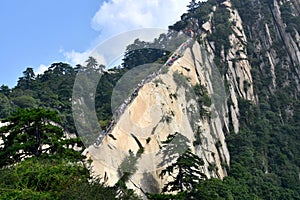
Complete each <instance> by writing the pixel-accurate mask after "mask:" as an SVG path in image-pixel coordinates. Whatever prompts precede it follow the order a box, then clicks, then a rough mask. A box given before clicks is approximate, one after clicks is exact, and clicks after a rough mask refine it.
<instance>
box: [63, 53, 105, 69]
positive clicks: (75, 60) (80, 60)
mask: <svg viewBox="0 0 300 200" xmlns="http://www.w3.org/2000/svg"><path fill="white" fill-rule="evenodd" d="M62 53H63V54H64V56H65V58H66V62H68V63H70V64H71V65H73V66H75V65H77V64H82V65H83V64H84V62H85V61H86V60H87V59H88V57H89V56H93V57H94V58H96V59H97V61H98V63H99V64H103V65H105V64H106V62H105V59H104V57H103V56H102V55H100V54H99V53H97V52H96V51H92V50H87V51H85V52H77V51H75V50H72V51H70V52H65V51H62Z"/></svg>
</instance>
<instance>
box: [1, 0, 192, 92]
mask: <svg viewBox="0 0 300 200" xmlns="http://www.w3.org/2000/svg"><path fill="white" fill-rule="evenodd" d="M188 2H189V0H143V1H141V0H106V1H104V0H88V1H85V0H1V1H0V27H1V29H0V45H1V46H0V48H1V53H0V60H1V63H0V85H2V84H5V85H8V86H10V87H13V86H15V85H16V83H17V80H18V77H20V76H22V72H23V71H24V70H25V69H26V68H27V67H32V68H34V69H35V71H36V73H41V72H42V71H43V70H45V69H46V68H47V67H48V66H49V65H51V63H53V62H60V61H61V62H68V63H70V64H72V65H74V64H77V63H79V62H81V61H82V59H84V58H85V56H87V55H88V53H89V52H90V51H91V50H92V49H93V48H94V47H95V46H96V45H97V44H99V43H101V42H102V41H104V40H105V39H107V38H110V37H112V36H113V35H116V34H118V33H121V32H124V31H129V30H133V29H137V28H152V27H157V28H166V27H167V26H168V25H170V24H172V23H174V22H175V21H177V20H178V19H179V18H180V16H181V14H183V13H184V12H185V10H186V5H187V4H188Z"/></svg>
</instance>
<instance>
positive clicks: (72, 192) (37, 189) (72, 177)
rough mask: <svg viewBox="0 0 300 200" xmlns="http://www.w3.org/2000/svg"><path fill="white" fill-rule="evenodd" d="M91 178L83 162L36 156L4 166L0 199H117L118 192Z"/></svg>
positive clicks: (0, 171) (0, 174) (0, 176)
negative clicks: (92, 180)
mask: <svg viewBox="0 0 300 200" xmlns="http://www.w3.org/2000/svg"><path fill="white" fill-rule="evenodd" d="M88 180H89V171H88V170H87V169H86V168H85V167H84V166H83V165H82V163H81V164H80V163H73V162H70V161H69V160H67V159H41V158H36V157H33V158H30V159H27V160H26V161H23V162H21V163H18V164H17V165H15V166H13V167H9V168H3V169H0V199H115V197H116V195H117V194H116V191H114V190H113V189H111V188H105V187H104V186H103V185H102V184H99V183H98V182H92V183H89V181H88Z"/></svg>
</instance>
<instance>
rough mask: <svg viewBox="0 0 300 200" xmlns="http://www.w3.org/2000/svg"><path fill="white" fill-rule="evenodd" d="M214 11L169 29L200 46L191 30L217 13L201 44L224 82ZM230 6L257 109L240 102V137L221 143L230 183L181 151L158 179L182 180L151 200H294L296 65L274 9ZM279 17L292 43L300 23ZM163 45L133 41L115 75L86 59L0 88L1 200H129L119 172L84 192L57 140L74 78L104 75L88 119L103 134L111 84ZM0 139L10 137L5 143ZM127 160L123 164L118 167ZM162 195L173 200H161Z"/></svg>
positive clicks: (298, 141) (224, 16)
mask: <svg viewBox="0 0 300 200" xmlns="http://www.w3.org/2000/svg"><path fill="white" fill-rule="evenodd" d="M222 2H223V1H220V0H208V1H207V2H196V1H191V3H190V4H189V11H188V13H186V14H184V15H182V17H181V21H179V22H177V23H175V24H174V25H173V26H170V29H172V30H176V31H180V30H189V29H192V30H193V31H194V33H195V34H196V35H195V37H196V38H197V40H198V41H199V42H203V41H202V40H203V38H200V37H199V35H200V34H201V33H202V31H204V30H202V29H201V28H200V27H201V26H202V25H203V24H204V23H205V22H206V21H207V20H208V14H209V13H210V12H212V6H213V5H216V10H215V15H214V17H213V18H212V23H213V27H214V31H213V32H212V33H211V34H208V37H207V39H208V41H210V42H215V44H216V46H215V55H216V58H215V61H216V63H217V65H218V67H219V69H220V70H221V71H222V72H223V74H225V73H226V70H227V68H226V64H224V57H222V56H223V55H222V53H221V52H222V51H224V52H225V55H226V53H227V51H228V49H229V48H230V43H229V40H228V36H229V35H230V34H231V28H230V22H229V20H228V17H229V13H228V11H227V10H226V8H225V7H224V6H223V5H222ZM232 3H233V6H234V7H235V8H237V9H238V11H239V13H240V15H241V18H242V20H243V23H244V24H243V26H244V28H245V31H246V35H247V37H248V38H249V41H248V42H249V43H248V45H247V54H248V58H249V59H250V60H249V61H250V63H251V66H252V75H253V78H254V89H255V93H256V94H257V95H258V98H259V99H258V100H259V101H258V102H259V103H258V104H254V103H253V102H250V101H246V100H244V99H240V100H239V108H240V117H239V121H240V132H239V133H238V134H234V133H230V134H228V135H227V138H226V140H227V144H228V148H229V151H230V156H231V163H230V168H229V169H228V173H229V176H228V177H225V178H224V180H218V179H210V180H207V179H206V178H205V177H204V176H203V175H202V174H200V172H199V171H197V167H199V166H201V164H202V162H201V160H200V159H199V158H198V157H196V156H195V155H193V154H192V153H191V152H190V151H189V150H187V152H186V153H184V154H183V155H182V156H181V157H180V158H179V159H178V160H177V162H176V163H174V164H173V165H172V166H170V167H169V168H167V169H166V170H164V171H162V174H161V176H164V175H166V174H168V173H171V172H172V170H173V169H174V168H176V167H177V168H180V169H182V170H183V172H184V173H182V174H179V176H177V177H176V179H175V180H174V181H173V182H170V183H168V184H167V185H166V186H165V187H164V189H163V192H164V193H161V194H147V196H148V197H149V198H150V199H300V184H299V182H300V181H299V174H300V169H299V166H300V159H299V156H298V155H299V154H300V136H299V133H300V100H299V99H300V97H299V92H298V90H297V86H296V84H295V82H294V77H293V73H295V71H296V69H298V70H299V66H295V65H294V63H293V62H291V61H290V60H289V58H288V57H289V52H288V51H287V50H286V49H285V48H281V47H282V46H283V41H282V40H281V38H280V37H278V36H276V31H277V29H276V28H274V24H273V23H272V20H273V19H272V6H273V1H269V0H261V1H254V0H243V1H239V0H232ZM280 10H281V14H282V18H283V20H284V22H285V23H287V32H289V33H291V34H292V36H293V37H295V30H297V31H298V32H299V31H300V30H299V29H300V28H299V27H300V25H299V21H300V20H299V19H300V18H299V16H296V15H292V14H291V6H290V5H289V4H288V3H287V2H286V3H284V4H283V5H281V7H280ZM259 13H260V15H259ZM258 16H260V18H259V19H258ZM264 23H267V24H269V25H270V32H271V35H272V36H274V42H273V44H272V45H271V46H264V48H263V49H261V50H258V49H256V48H255V45H254V43H256V44H257V43H263V42H262V41H261V38H260V34H263V33H261V32H260V31H261V30H263V25H264ZM249 27H256V29H254V28H253V29H252V28H249ZM257 29H259V30H260V31H256V30H257ZM168 42H169V41H168V39H167V37H166V36H165V35H161V36H160V38H159V39H158V40H157V41H155V42H154V43H153V44H150V43H145V42H142V41H139V40H136V41H135V43H134V44H132V45H130V46H128V48H127V51H126V54H125V58H124V63H123V67H122V68H114V69H110V70H108V71H104V72H103V71H102V70H103V67H104V66H101V65H98V63H97V62H95V60H91V59H90V60H88V61H87V65H86V66H80V65H78V66H76V67H74V68H73V67H72V66H70V65H68V64H65V63H53V64H52V65H51V66H50V67H49V69H48V70H47V71H46V72H45V73H44V74H42V75H37V76H36V75H35V74H34V72H33V69H32V68H27V69H26V70H25V71H24V73H23V77H20V79H19V81H18V84H17V86H16V87H14V88H8V87H7V86H5V85H2V86H1V88H0V119H2V121H3V119H5V120H4V121H7V122H10V125H9V126H4V127H3V128H1V129H0V134H1V139H2V140H3V141H4V143H3V144H2V145H1V146H0V150H1V151H0V159H1V160H0V167H2V168H1V169H0V198H1V199H63V198H65V199H115V198H116V196H118V198H120V199H136V198H137V197H136V196H135V195H134V194H133V192H132V191H130V190H128V189H127V188H126V186H125V184H124V182H125V181H126V180H123V179H126V178H128V176H130V174H124V173H122V171H121V170H120V173H122V175H123V176H122V177H123V179H122V180H120V181H119V182H118V183H117V184H116V186H115V187H114V188H107V187H104V186H103V185H101V184H99V183H98V182H97V181H95V182H92V183H91V182H90V181H89V180H90V179H91V177H90V175H89V172H88V168H89V166H88V164H83V162H82V161H83V159H84V158H83V157H82V156H81V155H80V151H79V152H78V151H74V150H73V149H68V148H65V146H66V144H67V145H68V146H74V145H75V144H76V145H77V146H81V145H82V144H81V143H80V141H79V140H76V139H72V140H66V139H62V138H63V134H62V133H63V130H67V131H68V132H70V133H75V134H76V129H75V127H74V122H73V119H72V110H71V99H72V89H73V88H72V87H73V84H74V81H75V77H76V74H77V73H78V71H79V70H87V69H88V70H92V71H94V72H97V73H98V72H99V68H95V66H101V67H100V71H102V73H103V76H102V78H101V80H100V83H99V85H98V88H97V94H96V111H97V115H98V119H99V121H100V125H101V126H102V127H105V126H107V125H108V123H109V121H110V119H111V117H112V112H111V95H112V90H113V88H114V86H115V85H116V83H117V81H118V80H119V79H120V78H121V77H122V76H123V75H124V74H125V73H126V72H127V71H128V70H129V69H132V68H134V67H136V66H138V65H142V64H145V63H151V62H153V61H156V62H158V63H163V62H164V61H165V60H166V58H167V56H168V55H169V53H170V52H169V51H162V50H161V49H162V46H163V45H166V44H167V43H168ZM174 44H175V43H174ZM145 47H150V48H145ZM267 50H268V51H271V50H272V51H274V52H276V55H277V57H278V58H279V60H282V62H278V63H277V65H276V70H275V74H276V84H277V87H276V88H274V87H273V86H272V83H271V82H272V79H271V77H270V74H271V73H270V71H268V68H266V67H264V66H268V65H269V63H268V61H267V59H266V56H265V55H266V51H267ZM286 66H288V67H286ZM110 72H113V73H110ZM203 102H204V103H205V101H203ZM207 103H210V102H207ZM20 109H21V110H20ZM24 109H25V110H24ZM49 109H51V110H49ZM45 119H49V120H51V121H52V122H55V123H57V124H58V125H59V126H57V125H54V124H47V123H45V122H48V121H49V120H48V121H47V120H46V121H45ZM7 131H9V132H10V133H11V135H10V136H6V135H5V134H4V133H6V132H7ZM42 144H47V145H49V149H47V150H43V149H41V148H40V147H41V145H42ZM24 159H25V160H24ZM134 159H136V158H135V157H134V155H132V156H131V157H129V158H128V160H127V162H133V161H134ZM21 160H22V162H20V161H21ZM125 161H126V160H125ZM127 165H128V164H126V166H127ZM171 191H177V192H178V194H176V195H172V194H169V193H168V192H171Z"/></svg>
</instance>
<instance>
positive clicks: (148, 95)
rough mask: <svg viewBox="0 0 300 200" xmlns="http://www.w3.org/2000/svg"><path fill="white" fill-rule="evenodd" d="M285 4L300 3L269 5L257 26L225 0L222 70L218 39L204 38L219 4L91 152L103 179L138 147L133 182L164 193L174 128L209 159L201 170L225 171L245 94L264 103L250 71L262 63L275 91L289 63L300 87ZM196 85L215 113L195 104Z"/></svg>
mask: <svg viewBox="0 0 300 200" xmlns="http://www.w3.org/2000/svg"><path fill="white" fill-rule="evenodd" d="M285 2H289V3H290V5H291V6H292V10H293V12H294V14H295V15H296V14H298V15H299V13H300V3H299V2H298V1H292V0H291V1H278V0H275V1H274V4H273V5H272V6H270V8H268V9H269V11H270V13H271V14H272V16H273V17H272V18H271V19H270V21H271V22H270V23H262V22H263V21H264V17H263V15H262V14H261V15H260V16H259V17H258V20H257V22H255V23H254V24H252V26H250V25H249V24H246V25H245V24H244V22H243V21H242V18H241V16H242V15H241V13H239V12H238V10H237V9H235V8H234V7H233V6H232V4H231V2H230V1H225V2H224V3H223V4H224V6H226V9H228V10H229V12H230V19H229V20H230V21H231V22H232V26H231V29H232V33H231V34H230V36H229V41H230V48H229V50H228V51H227V52H226V53H224V52H223V54H222V55H221V58H220V59H221V60H222V61H223V62H225V63H226V64H227V66H228V69H227V70H226V72H225V73H224V74H221V75H220V74H219V72H218V70H217V67H216V66H215V64H214V58H215V57H216V55H215V54H214V52H215V51H214V45H215V44H214V43H213V42H209V41H208V40H207V39H206V36H207V34H208V33H211V32H213V30H212V29H213V26H212V22H211V17H212V16H213V12H214V11H215V9H212V13H211V14H210V16H211V17H210V18H209V20H208V21H207V22H205V23H204V24H205V27H202V28H203V29H204V32H205V33H202V35H201V36H200V38H201V39H202V43H201V45H200V44H199V43H198V42H195V43H194V44H193V45H192V46H191V47H189V48H187V49H186V51H185V52H184V55H183V56H182V57H180V58H179V59H177V60H176V61H175V62H174V63H173V64H172V66H170V67H168V70H167V73H162V74H159V75H158V76H157V77H156V78H155V79H153V80H152V81H151V82H149V83H146V84H145V85H144V86H143V87H142V88H141V89H140V90H139V92H138V95H137V97H136V98H135V99H134V100H133V101H132V103H131V104H130V105H128V107H127V108H126V109H125V111H124V113H123V114H122V116H121V117H120V119H119V121H118V122H117V123H116V126H115V127H114V128H113V130H112V132H111V133H110V134H109V135H107V136H106V137H105V138H104V139H103V141H102V143H101V145H100V146H99V148H95V147H94V146H91V147H89V149H88V152H89V153H88V155H89V156H90V157H91V159H92V160H93V163H92V165H93V171H94V173H95V175H99V176H100V177H102V178H104V180H105V182H106V184H108V185H114V184H115V183H116V182H117V181H118V180H119V179H120V177H121V176H122V174H124V170H123V173H122V170H120V166H121V165H122V163H123V164H124V160H126V158H128V156H129V151H132V152H133V153H134V155H137V154H138V155H139V156H138V159H137V162H136V164H135V167H133V166H130V167H129V168H131V169H133V168H135V170H132V171H131V172H132V175H131V176H130V178H129V180H128V181H127V182H126V184H127V186H128V187H129V188H132V189H134V190H135V191H136V192H137V193H140V194H141V189H142V190H143V191H144V192H160V191H161V189H162V187H163V186H164V185H165V184H166V183H167V182H168V181H170V180H171V178H170V177H160V173H161V170H162V169H165V168H166V166H167V165H169V164H170V163H169V164H167V163H163V159H162V156H163V155H162V154H161V146H162V142H163V141H165V140H167V137H168V136H170V135H172V134H175V133H181V134H182V135H184V136H185V137H186V138H187V139H188V140H189V147H190V148H191V149H192V151H193V153H195V154H196V155H198V156H199V157H200V158H202V159H203V161H204V163H205V164H204V165H203V166H202V168H201V170H202V172H203V173H205V174H206V176H207V177H208V178H211V177H216V178H220V179H222V178H223V177H225V176H226V175H227V171H226V168H227V167H230V166H229V163H230V153H229V152H228V149H227V144H226V142H225V137H226V135H227V134H229V133H233V132H234V133H238V131H239V109H240V108H239V105H238V100H239V99H246V100H249V101H252V102H253V103H257V102H258V101H259V97H258V96H257V95H256V94H255V92H254V84H253V78H252V74H251V73H252V69H253V68H254V67H256V68H259V69H260V72H261V74H264V73H267V74H268V75H269V76H270V77H271V81H270V86H269V89H270V92H272V91H274V90H275V89H276V87H278V84H279V83H278V80H277V79H278V77H277V76H278V69H279V68H280V66H281V68H287V69H288V68H289V70H287V71H290V72H293V73H288V72H287V73H286V74H285V76H287V77H289V80H290V79H291V77H292V79H293V80H295V83H296V84H297V87H298V91H300V78H299V77H300V72H299V66H300V51H299V49H300V47H299V44H300V42H299V41H300V36H299V33H298V31H297V30H294V34H291V33H287V32H286V24H285V23H284V22H283V19H282V17H281V14H280V5H281V4H283V3H285ZM253 3H255V6H257V7H259V6H260V5H261V4H260V3H259V1H255V2H254V1H253ZM200 27H201V26H200ZM245 27H246V29H247V34H245V32H246V31H245V29H244V28H245ZM275 40H280V41H282V43H283V45H284V46H283V48H284V49H285V50H286V52H287V54H286V55H285V57H284V58H282V59H280V58H279V57H278V56H279V55H278V54H279V53H278V51H277V50H276V49H274V41H275ZM250 42H251V44H252V46H255V48H254V50H253V52H250V53H249V52H248V49H249V48H248V46H247V45H249V44H250ZM262 50H264V54H263V53H262ZM249 55H250V56H251V57H249ZM253 55H255V56H257V57H258V58H261V57H264V58H265V59H262V61H263V62H260V63H259V66H253V65H252V64H251V63H253ZM258 58H257V59H258ZM251 60H252V62H251ZM295 66H298V67H295ZM164 67H166V66H164ZM176 74H177V75H178V74H182V75H183V77H187V82H186V84H187V85H184V86H181V85H180V84H178V80H176ZM177 78H178V77H177ZM225 82H226V86H224V85H225V84H224V83H225ZM197 84H199V85H202V86H203V87H205V88H206V90H207V93H208V95H209V96H210V97H211V99H212V104H211V106H209V107H204V109H205V110H207V111H208V112H209V113H210V116H207V115H202V116H201V115H200V114H199V113H200V110H201V108H199V106H198V105H197V96H195V95H194V94H193V90H192V89H191V88H193V86H195V85H197ZM281 84H282V83H281ZM286 84H288V83H286ZM222 87H224V88H225V89H224V90H225V91H226V92H225V93H223V92H222V91H219V90H220V88H221V90H222ZM188 88H189V89H188ZM222 94H224V96H225V97H224V98H223V99H222V98H221V100H220V99H218V98H214V96H221V97H222ZM227 101H228V102H227ZM196 138H198V139H196ZM199 138H200V139H199ZM195 141H197V142H196V143H195ZM138 152H139V153H138ZM175 160H176V159H173V160H172V161H171V163H172V162H175ZM212 166H214V167H212ZM127 170H129V171H130V169H127ZM125 171H126V169H125Z"/></svg>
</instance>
